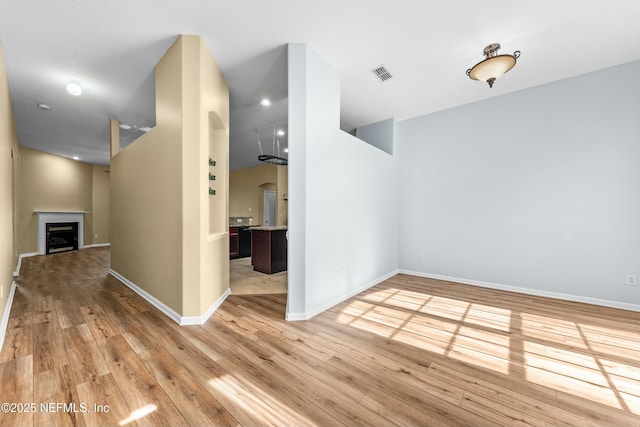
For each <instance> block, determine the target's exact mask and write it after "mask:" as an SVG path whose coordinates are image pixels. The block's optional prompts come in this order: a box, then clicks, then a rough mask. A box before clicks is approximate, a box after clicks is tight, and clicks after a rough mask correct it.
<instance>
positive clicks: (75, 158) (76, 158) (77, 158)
mask: <svg viewBox="0 0 640 427" xmlns="http://www.w3.org/2000/svg"><path fill="white" fill-rule="evenodd" d="M72 158H73V160H80V157H78V156H73V157H72Z"/></svg>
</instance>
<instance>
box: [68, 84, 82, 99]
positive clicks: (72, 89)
mask: <svg viewBox="0 0 640 427" xmlns="http://www.w3.org/2000/svg"><path fill="white" fill-rule="evenodd" d="M67 92H69V93H70V94H71V95H73V96H79V95H81V94H82V88H81V87H80V85H79V84H78V83H76V82H69V83H67Z"/></svg>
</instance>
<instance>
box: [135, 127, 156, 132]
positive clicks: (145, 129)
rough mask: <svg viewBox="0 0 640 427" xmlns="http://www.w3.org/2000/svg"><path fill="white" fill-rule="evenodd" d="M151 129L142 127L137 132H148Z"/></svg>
mask: <svg viewBox="0 0 640 427" xmlns="http://www.w3.org/2000/svg"><path fill="white" fill-rule="evenodd" d="M151 129H153V128H150V127H149V126H143V127H141V128H138V130H141V131H142V132H149V131H150V130H151Z"/></svg>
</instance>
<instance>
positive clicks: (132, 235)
mask: <svg viewBox="0 0 640 427" xmlns="http://www.w3.org/2000/svg"><path fill="white" fill-rule="evenodd" d="M155 76H156V127H155V128H153V129H152V130H150V131H149V132H147V133H146V134H144V135H142V136H141V137H140V138H138V139H137V140H135V141H134V142H133V143H132V144H130V145H129V146H128V147H127V148H126V149H124V150H122V151H120V152H119V153H117V154H115V155H114V156H113V157H112V158H111V164H110V166H111V167H110V169H111V212H110V227H109V228H110V235H111V269H112V270H113V271H115V272H117V273H118V274H120V275H121V276H123V277H126V278H127V279H128V280H129V281H130V282H132V283H134V284H135V285H137V286H138V287H139V288H140V289H142V290H143V291H145V292H147V293H148V294H150V295H152V296H153V297H154V298H156V299H157V300H159V301H160V302H161V303H163V304H164V305H166V306H168V307H169V308H170V309H172V310H173V311H174V312H176V313H178V314H181V312H182V188H181V183H182V176H181V171H182V167H181V142H182V43H181V39H178V40H177V41H176V42H175V43H174V44H173V46H172V47H171V48H170V49H169V50H168V51H167V53H166V54H165V55H164V56H163V57H162V59H161V60H160V61H159V62H158V64H157V65H156V70H155Z"/></svg>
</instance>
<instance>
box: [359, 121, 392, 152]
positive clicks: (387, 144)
mask: <svg viewBox="0 0 640 427" xmlns="http://www.w3.org/2000/svg"><path fill="white" fill-rule="evenodd" d="M396 130H397V120H396V119H387V120H382V121H379V122H377V123H373V124H370V125H367V126H362V127H359V128H357V129H356V137H358V138H360V139H361V140H363V141H364V142H367V143H369V144H371V145H373V146H374V147H378V148H379V149H381V150H382V151H385V152H387V153H389V154H393V142H394V140H395V131H396Z"/></svg>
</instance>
